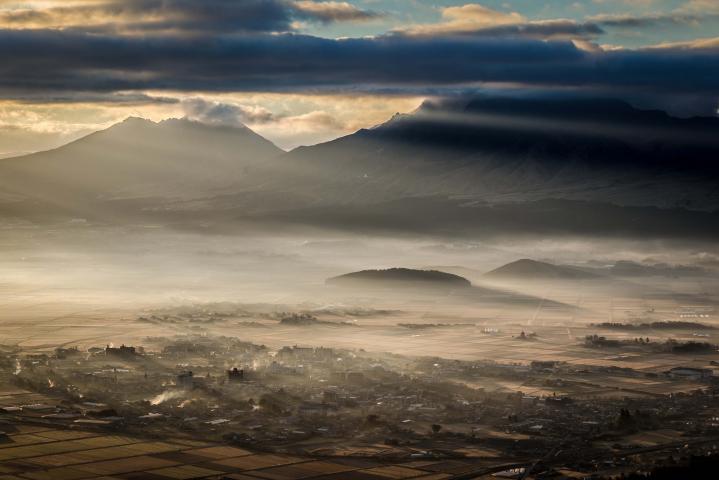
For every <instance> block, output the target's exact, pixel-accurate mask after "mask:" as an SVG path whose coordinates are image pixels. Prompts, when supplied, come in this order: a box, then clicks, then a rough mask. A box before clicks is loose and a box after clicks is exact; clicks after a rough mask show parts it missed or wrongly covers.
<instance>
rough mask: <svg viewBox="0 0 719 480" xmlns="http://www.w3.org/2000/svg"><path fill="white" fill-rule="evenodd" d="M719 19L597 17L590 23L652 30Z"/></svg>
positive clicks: (687, 15)
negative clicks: (652, 28) (659, 27)
mask: <svg viewBox="0 0 719 480" xmlns="http://www.w3.org/2000/svg"><path fill="white" fill-rule="evenodd" d="M717 19H719V14H716V13H704V14H701V15H700V14H694V13H677V12H674V13H663V14H653V15H595V16H592V17H589V18H587V20H588V21H589V22H593V23H595V24H597V25H601V26H604V27H614V28H651V27H658V26H663V25H691V24H699V23H701V22H707V21H712V20H717Z"/></svg>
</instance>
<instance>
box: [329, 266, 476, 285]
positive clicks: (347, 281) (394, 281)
mask: <svg viewBox="0 0 719 480" xmlns="http://www.w3.org/2000/svg"><path fill="white" fill-rule="evenodd" d="M326 283H327V284H328V285H338V286H343V287H372V288H383V287H386V286H391V287H410V288H417V287H421V288H430V287H431V288H469V287H471V286H472V284H471V283H470V282H469V280H467V279H466V278H463V277H460V276H458V275H452V274H451V273H445V272H439V271H437V270H413V269H409V268H390V269H387V270H362V271H360V272H353V273H348V274H345V275H340V276H338V277H332V278H329V279H327V282H326Z"/></svg>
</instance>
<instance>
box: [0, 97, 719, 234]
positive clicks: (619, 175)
mask: <svg viewBox="0 0 719 480" xmlns="http://www.w3.org/2000/svg"><path fill="white" fill-rule="evenodd" d="M718 131H719V119H715V118H693V119H678V118H673V117H670V116H668V115H667V114H665V113H663V112H658V111H645V110H639V109H636V108H634V107H632V106H630V105H629V104H626V103H624V102H619V101H611V100H606V99H599V100H597V99H571V100H570V99H557V98H548V97H547V98H485V97H474V98H464V99H454V100H445V101H428V102H425V104H424V105H422V107H421V108H419V109H418V110H417V111H416V112H414V113H412V114H407V115H396V116H395V117H393V118H392V119H391V120H390V121H388V122H386V123H384V124H382V125H379V126H377V127H375V128H371V129H363V130H360V131H358V132H356V133H354V134H352V135H348V136H346V137H343V138H339V139H336V140H334V141H331V142H327V143H323V144H320V145H315V146H312V147H301V148H298V149H295V150H293V151H292V152H289V153H285V152H283V151H282V150H280V149H279V148H277V147H275V146H274V145H273V144H272V143H271V142H269V141H267V140H265V139H264V138H262V137H261V136H259V135H257V134H256V133H254V132H252V131H251V130H250V129H248V128H245V127H238V128H234V127H221V126H210V125H205V124H201V123H195V122H191V121H188V120H177V119H174V120H167V121H163V122H159V123H155V122H151V121H148V120H143V119H138V118H130V119H128V120H126V121H124V122H122V123H120V124H117V125H115V126H113V127H110V128H109V129H107V130H104V131H101V132H97V133H94V134H91V135H88V136H86V137H84V138H81V139H79V140H77V141H75V142H72V143H70V144H68V145H65V146H63V147H61V148H58V149H55V150H51V151H47V152H42V153H36V154H33V155H27V156H23V157H14V158H9V159H3V160H0V217H3V218H8V217H9V218H15V219H17V218H22V219H29V220H31V221H36V222H41V221H45V220H50V221H53V220H61V221H66V220H67V219H72V218H86V219H90V220H94V221H102V222H114V223H120V222H124V221H127V222H137V221H142V222H147V223H150V224H168V223H174V224H182V225H186V226H192V227H202V228H208V227H209V226H213V227H215V228H217V229H220V228H236V227H238V226H241V227H242V226H244V225H246V224H247V223H248V222H249V223H252V224H253V225H257V224H259V223H264V224H267V225H270V226H271V227H272V228H278V227H279V228H285V227H286V226H288V225H291V224H294V225H298V226H302V227H304V226H306V225H311V226H319V227H322V228H331V229H342V230H348V229H349V230H361V231H369V230H379V231H391V232H392V233H395V232H398V231H399V232H412V233H413V234H414V233H422V234H432V235H436V234H438V235H447V234H449V235H452V236H462V235H465V236H471V237H476V236H477V235H483V236H489V235H503V234H507V233H512V234H524V233H532V234H542V235H546V234H579V235H617V236H646V235H649V236H655V237H683V238H691V239H696V238H708V239H716V238H719V221H717V219H718V218H719V189H717V188H716V185H717V184H719V166H717V162H716V161H715V159H716V158H719V135H716V133H717V132H718Z"/></svg>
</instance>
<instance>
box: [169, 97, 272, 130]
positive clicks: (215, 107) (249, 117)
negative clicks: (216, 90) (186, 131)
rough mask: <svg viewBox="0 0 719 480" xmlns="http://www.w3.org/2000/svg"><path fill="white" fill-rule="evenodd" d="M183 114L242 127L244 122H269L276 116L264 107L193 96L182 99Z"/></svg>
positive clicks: (203, 120)
mask: <svg viewBox="0 0 719 480" xmlns="http://www.w3.org/2000/svg"><path fill="white" fill-rule="evenodd" d="M182 108H183V110H184V112H185V116H186V117H187V118H189V119H190V120H194V121H197V122H202V123H207V124H210V125H224V126H230V127H243V126H245V124H248V123H249V124H256V123H260V124H261V123H269V122H272V121H275V120H276V118H275V116H274V115H273V114H272V112H270V111H269V110H267V109H266V108H263V107H260V106H246V105H240V104H236V103H224V102H217V101H211V100H206V99H203V98H199V97H195V98H189V99H186V100H183V101H182Z"/></svg>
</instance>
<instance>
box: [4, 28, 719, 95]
mask: <svg viewBox="0 0 719 480" xmlns="http://www.w3.org/2000/svg"><path fill="white" fill-rule="evenodd" d="M475 82H504V83H515V84H527V85H535V86H572V87H584V88H616V89H627V90H632V89H634V90H636V89H639V90H641V91H644V92H657V93H663V94H667V93H668V94H671V93H676V94H681V93H687V92H691V93H694V94H696V93H701V92H704V93H707V94H711V95H719V55H717V49H716V48H700V49H695V48H686V47H683V48H676V49H673V48H663V49H647V50H623V51H607V52H604V51H599V52H589V51H585V50H582V49H580V48H577V47H576V46H575V45H574V44H573V43H572V42H569V41H539V40H533V39H522V38H510V39H508V38H485V37H466V36H462V37H439V38H437V37H432V38H426V37H420V38H417V37H403V36H396V35H390V36H385V37H378V38H359V39H342V40H335V39H324V38H318V37H311V36H304V35H293V34H283V35H263V34H257V35H225V36H212V37H201V38H197V37H194V38H188V37H185V36H157V37H155V36H150V37H146V36H143V37H135V36H111V35H91V34H86V33H78V32H73V31H58V30H32V31H31V30H0V94H12V95H15V96H21V95H22V94H23V93H28V94H35V95H37V94H38V92H54V94H57V92H62V91H76V92H113V91H128V90H143V89H147V90H192V91H200V90H202V91H243V90H246V91H249V90H254V91H311V90H337V91H346V90H350V89H356V90H366V91H373V90H380V89H384V88H399V89H402V88H408V89H416V88H437V87H453V86H458V85H462V84H468V83H475Z"/></svg>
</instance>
